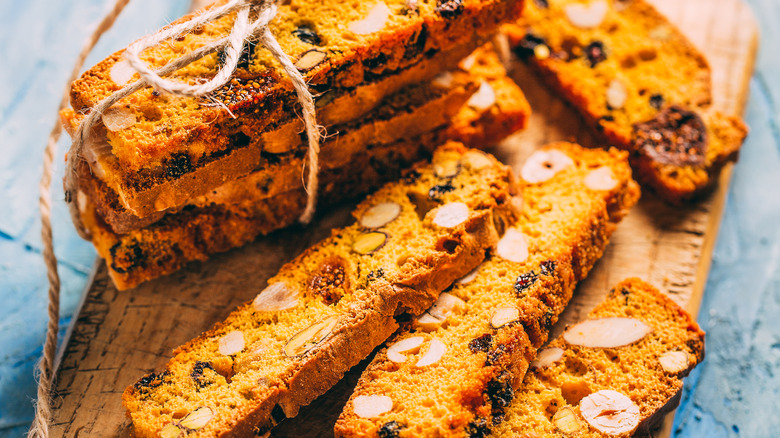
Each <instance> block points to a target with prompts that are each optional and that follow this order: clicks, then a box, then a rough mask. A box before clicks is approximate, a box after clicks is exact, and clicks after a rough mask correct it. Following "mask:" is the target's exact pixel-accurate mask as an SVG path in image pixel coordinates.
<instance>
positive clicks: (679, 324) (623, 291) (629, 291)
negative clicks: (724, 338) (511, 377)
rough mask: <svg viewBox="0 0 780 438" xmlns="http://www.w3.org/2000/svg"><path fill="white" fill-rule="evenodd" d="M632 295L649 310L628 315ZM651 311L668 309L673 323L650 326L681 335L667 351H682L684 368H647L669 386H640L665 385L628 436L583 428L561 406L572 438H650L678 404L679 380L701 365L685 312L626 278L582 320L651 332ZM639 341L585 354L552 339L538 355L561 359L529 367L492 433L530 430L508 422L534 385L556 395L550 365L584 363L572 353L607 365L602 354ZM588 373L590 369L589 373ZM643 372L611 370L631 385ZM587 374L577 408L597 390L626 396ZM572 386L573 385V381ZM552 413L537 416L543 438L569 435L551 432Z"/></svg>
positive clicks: (699, 336)
mask: <svg viewBox="0 0 780 438" xmlns="http://www.w3.org/2000/svg"><path fill="white" fill-rule="evenodd" d="M637 296H639V297H640V299H643V300H645V301H649V306H643V307H642V308H641V309H639V308H638V309H636V311H629V310H631V309H630V307H629V304H628V303H629V300H631V298H632V297H637ZM643 304H647V303H645V302H644V301H643ZM653 306H657V307H656V309H666V310H669V311H670V313H672V314H675V315H676V316H677V317H678V318H679V320H677V321H671V320H660V321H655V323H656V324H659V323H660V324H665V325H675V326H676V327H675V329H677V330H685V331H686V333H687V339H686V340H685V345H677V346H672V348H677V350H678V351H682V352H684V353H685V355H686V357H687V363H686V364H685V365H684V366H683V365H681V364H677V365H679V368H676V369H670V370H667V369H665V368H664V367H663V366H662V365H661V364H660V363H654V364H653V368H655V369H659V368H660V369H661V372H662V373H663V374H664V375H665V376H667V375H668V376H669V382H661V381H655V382H653V381H650V382H644V383H645V384H646V385H651V384H659V385H661V386H663V385H664V383H666V384H668V385H667V386H665V387H664V389H666V392H665V393H664V394H656V397H657V400H656V403H655V406H649V407H647V406H645V407H640V414H639V418H638V425H637V426H636V428H635V429H634V430H632V431H629V432H623V433H612V434H605V433H601V432H600V431H598V430H597V429H596V428H595V427H593V426H591V425H589V424H588V422H587V421H586V420H585V419H584V418H583V417H582V414H581V411H580V409H579V406H574V405H572V404H568V403H567V406H558V408H559V409H563V408H568V409H570V412H571V414H572V415H573V416H574V417H575V418H576V423H574V424H578V425H579V428H580V430H579V431H577V432H571V433H575V434H576V436H599V437H602V436H651V435H652V433H651V432H653V431H654V430H656V429H657V427H659V426H660V425H661V423H662V422H663V420H664V417H665V416H666V414H667V413H669V412H671V411H672V410H674V408H675V407H676V406H677V405H678V404H679V402H680V398H681V395H682V379H683V378H684V377H685V376H687V375H688V374H689V373H690V372H691V371H692V370H693V369H694V368H695V367H696V365H698V364H699V363H701V361H702V360H703V359H704V336H705V335H704V332H703V331H702V330H701V329H700V328H699V326H698V324H696V321H695V320H694V319H693V318H692V317H691V316H690V315H689V314H688V313H686V312H685V310H683V309H682V308H681V307H680V306H679V305H677V304H676V303H675V302H674V301H673V300H672V299H670V298H669V297H668V296H666V295H664V294H663V293H661V292H659V291H658V290H657V289H656V288H654V287H653V286H652V285H650V284H648V283H646V282H645V281H643V280H641V279H639V278H629V279H626V280H623V281H621V282H620V283H618V284H617V285H616V286H615V287H614V288H613V289H612V290H611V291H610V293H609V294H608V295H607V297H606V298H605V300H604V301H603V302H602V303H601V304H599V305H598V306H596V308H594V309H593V310H592V311H591V312H590V313H589V314H588V317H587V320H593V319H599V318H606V317H631V318H634V319H637V320H639V321H642V322H643V323H646V324H648V325H650V326H651V327H652V324H651V323H650V321H649V320H650V318H649V317H648V315H650V314H652V310H653V309H652V308H648V307H653ZM651 334H652V333H651ZM643 339H644V338H642V339H639V340H638V341H636V342H634V343H632V344H629V345H626V346H622V347H617V348H610V349H599V348H593V349H590V348H588V347H584V346H572V345H570V344H568V343H567V342H566V340H565V339H564V337H563V336H562V337H560V338H558V339H555V340H554V341H552V342H551V343H550V344H549V345H547V346H546V347H545V348H544V349H542V350H540V352H542V351H544V350H548V349H553V348H557V349H560V350H562V351H563V354H562V355H561V357H560V358H559V359H558V360H556V361H553V362H551V363H546V364H544V366H541V367H532V369H531V370H530V371H529V372H528V374H527V375H526V378H525V381H524V382H523V385H522V386H521V387H520V388H518V390H517V391H516V395H517V396H518V397H516V398H515V400H513V402H512V404H510V406H509V407H508V408H507V411H506V420H505V421H506V423H507V424H506V425H505V426H504V427H502V428H500V429H499V431H498V433H499V434H501V433H503V434H507V433H510V434H511V433H512V432H511V431H507V430H506V429H507V427H510V428H512V429H513V430H515V431H516V430H528V429H529V428H533V427H535V425H531V424H527V423H523V422H521V420H520V419H518V418H515V417H514V413H515V412H516V410H517V409H520V406H528V404H526V403H524V399H523V398H524V397H526V396H532V395H530V394H531V391H534V392H535V393H536V394H537V395H538V394H539V392H538V391H539V388H538V386H539V384H543V385H544V386H545V388H546V390H545V392H548V393H552V392H554V394H556V395H557V394H558V393H559V391H561V386H562V385H561V382H563V381H564V379H563V376H561V382H557V381H555V380H552V379H550V378H549V377H550V376H549V374H550V373H553V372H557V371H553V370H550V371H549V372H548V371H546V369H547V368H548V367H550V366H553V365H554V364H555V363H560V361H561V360H562V359H563V358H566V360H567V361H570V360H578V361H580V362H581V361H582V360H587V358H585V357H582V356H581V355H580V354H578V352H577V351H576V350H575V349H582V350H593V351H599V350H600V351H603V352H604V354H603V356H604V357H603V359H604V361H609V360H610V359H609V358H608V357H607V355H610V354H613V353H611V352H616V351H618V350H622V349H627V350H630V349H632V348H635V347H632V346H633V345H637V344H639V343H642V342H643ZM664 340H665V339H660V340H659V341H661V342H663V341H664ZM667 341H668V340H667ZM668 351H671V350H667V351H662V352H660V353H659V354H663V353H666V352H668ZM545 362H548V361H545ZM537 365H538V363H537ZM584 366H586V367H592V366H593V365H592V364H590V365H589V364H587V363H585V364H584ZM589 369H591V370H592V368H589ZM648 371H651V370H650V369H649V368H648V367H646V366H643V364H641V363H639V364H635V365H634V366H633V367H623V369H622V370H614V372H615V373H616V374H622V375H623V377H625V378H627V379H630V378H631V377H632V376H636V382H641V381H642V379H644V378H646V377H645V376H646V373H647V372H648ZM590 372H591V371H588V373H590ZM588 373H586V375H585V376H584V377H583V378H581V380H582V381H583V382H584V385H585V387H587V388H588V390H587V391H588V393H583V394H581V396H580V398H579V400H577V403H579V401H580V400H581V399H582V398H583V397H584V396H587V395H589V394H590V393H593V392H596V390H599V391H601V390H605V389H609V390H614V391H617V392H620V393H621V394H625V393H626V392H630V389H629V388H624V387H621V386H619V385H617V384H614V383H613V382H612V381H611V380H609V381H607V379H603V378H602V379H599V381H598V382H594V381H593V378H592V376H589V375H587V374H588ZM541 382H544V383H541ZM566 383H567V384H568V383H571V382H569V381H568V380H567V381H566ZM574 383H575V384H576V382H574ZM621 390H623V391H621ZM564 401H565V398H564ZM637 402H639V403H640V404H641V403H643V402H647V403H652V401H645V400H633V403H634V404H636V403H637ZM642 408H644V409H642ZM553 414H555V413H547V414H543V416H544V417H546V418H547V420H549V421H550V424H549V425H548V430H546V431H545V433H546V435H545V436H570V435H568V434H565V433H562V432H561V431H560V430H557V427H556V425H555V422H554V418H555V416H554V415H553ZM540 421H541V419H540ZM569 424H572V423H569ZM551 431H553V432H551ZM539 432H541V431H539ZM497 436H500V435H497Z"/></svg>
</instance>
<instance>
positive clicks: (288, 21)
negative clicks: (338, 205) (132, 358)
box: [62, 0, 530, 289]
mask: <svg viewBox="0 0 780 438" xmlns="http://www.w3.org/2000/svg"><path fill="white" fill-rule="evenodd" d="M218 3H220V2H218ZM521 8H522V1H519V0H510V1H498V0H450V1H436V2H408V1H400V0H399V1H389V0H388V1H379V2H365V3H359V4H352V3H349V4H347V3H344V2H343V1H336V0H329V1H321V2H316V3H312V2H304V1H291V2H285V3H284V4H283V5H280V6H279V11H278V13H277V14H276V16H275V18H274V19H273V21H272V22H271V24H270V30H271V32H272V33H273V35H274V36H275V37H276V39H277V40H278V41H279V43H280V45H281V47H282V49H283V51H284V52H285V53H286V54H287V55H288V56H289V57H290V59H291V60H292V61H293V63H294V65H295V67H296V68H297V69H298V70H299V71H300V72H301V73H302V74H303V76H304V79H305V80H306V81H307V83H308V87H309V90H310V91H311V92H312V94H313V95H314V97H315V104H316V108H317V122H318V123H319V124H320V125H322V126H323V127H324V129H325V132H326V135H325V137H324V138H323V141H322V144H321V151H320V153H319V180H320V182H319V197H318V202H319V205H320V206H321V209H322V208H324V207H322V206H327V205H328V204H329V203H334V202H338V201H340V200H342V199H345V198H348V197H354V196H357V195H361V194H364V193H366V192H367V191H369V190H371V189H374V188H376V187H378V186H379V185H381V184H382V183H384V182H386V181H388V180H390V179H393V178H397V177H399V176H400V174H401V170H402V169H404V168H406V167H408V166H409V165H410V164H412V163H414V162H416V161H418V160H420V159H421V158H425V157H430V155H431V153H432V151H433V150H434V149H435V148H436V147H437V146H439V145H441V144H443V143H444V142H445V141H447V140H449V139H454V140H458V141H461V142H463V143H465V144H466V145H467V146H474V147H484V146H489V145H491V144H494V143H496V142H498V141H500V140H501V139H503V138H504V137H506V136H508V135H509V134H511V133H512V132H514V131H515V130H517V129H519V128H522V127H523V126H524V125H525V122H526V119H527V117H528V115H529V113H530V109H529V107H528V104H527V102H526V101H525V98H524V96H523V95H522V92H521V91H520V90H519V88H517V86H516V85H515V84H514V83H513V82H512V81H511V80H510V79H509V78H508V77H507V76H506V72H505V71H504V69H503V67H502V66H501V63H500V62H499V61H498V58H497V56H496V54H495V53H494V51H493V49H492V47H491V46H490V45H483V44H484V42H485V41H486V40H487V39H489V37H490V35H491V33H492V32H494V31H495V30H496V29H497V27H498V25H499V24H500V23H502V22H506V21H509V20H513V19H516V18H517V17H518V16H519V13H520V10H521ZM184 19H187V17H185V18H184ZM232 20H233V16H232V15H228V16H225V17H222V18H219V19H217V20H215V21H213V22H210V23H208V24H205V25H203V26H202V27H201V28H199V29H198V30H197V31H196V32H193V33H191V34H187V35H186V36H184V37H182V38H178V39H176V40H174V41H170V42H167V43H166V44H163V45H160V46H155V47H153V48H150V49H147V50H146V51H144V52H142V54H141V58H142V59H143V60H144V61H145V62H146V63H148V64H149V66H150V67H151V68H159V67H161V66H162V65H164V64H165V63H166V62H168V61H169V60H171V59H173V58H176V57H177V56H179V55H180V54H181V53H183V52H186V51H191V50H193V49H194V48H196V47H198V46H201V45H203V44H205V43H207V42H209V41H213V40H215V39H218V38H220V37H222V36H224V35H226V34H227V33H228V32H229V31H230V28H231V26H232ZM221 56H223V55H222V54H220V53H214V54H212V55H209V56H206V57H205V58H203V59H201V60H198V61H196V62H194V63H192V64H190V65H188V66H187V67H185V68H183V69H182V70H179V71H177V72H176V73H175V74H173V75H172V78H174V79H176V80H180V81H182V82H189V83H196V82H197V81H199V80H202V79H204V78H210V77H211V76H213V75H214V73H215V72H216V71H217V69H218V68H219V67H220V65H221V63H222V59H221ZM137 79H138V75H137V74H135V71H134V70H133V69H132V68H131V67H130V66H129V63H128V62H127V61H126V60H124V59H123V57H122V51H120V52H117V53H115V54H114V55H112V56H111V57H109V58H108V59H106V60H104V61H102V62H101V63H99V64H98V65H97V66H95V67H93V68H92V69H90V70H88V71H87V72H86V73H84V74H83V75H82V77H81V78H80V79H79V80H77V81H76V82H74V84H73V86H72V89H71V105H72V109H71V110H67V111H64V112H63V115H62V117H63V120H64V122H65V125H66V128H68V129H69V131H70V132H71V133H72V132H74V130H75V128H76V127H77V126H78V124H79V122H80V121H81V120H82V119H83V117H84V114H86V113H88V112H89V111H90V108H92V107H93V106H94V105H95V104H96V103H97V102H99V101H100V100H102V99H103V98H105V97H107V96H109V95H110V94H111V93H113V92H115V91H117V90H119V89H120V88H122V87H123V86H124V85H126V84H128V83H132V82H133V81H135V80H137ZM300 114H301V108H300V105H299V103H298V99H297V97H296V94H295V91H294V89H293V87H292V85H291V82H290V79H289V78H288V77H287V76H286V75H285V74H284V72H283V71H282V69H281V67H280V66H279V64H278V63H277V62H276V61H275V60H273V58H272V57H271V55H270V54H269V53H268V51H267V50H265V49H264V48H262V47H261V46H259V45H254V44H253V43H250V44H249V45H248V46H247V47H246V48H245V51H244V53H243V55H242V57H241V60H240V61H239V64H238V68H237V70H236V71H235V72H234V74H233V77H232V79H231V80H230V82H228V84H226V85H225V86H223V87H222V88H220V89H217V90H216V91H214V92H212V93H210V94H209V95H206V96H202V97H191V98H190V97H186V98H183V97H173V96H171V95H167V94H165V93H160V92H158V91H156V90H154V89H153V88H151V87H148V88H145V89H141V90H139V91H137V92H135V93H133V94H131V95H130V96H128V97H126V98H124V99H122V100H121V101H119V102H118V103H116V104H115V105H114V106H112V107H111V108H110V109H109V110H107V111H106V112H105V113H104V114H102V116H101V122H102V123H100V124H98V126H97V127H96V128H95V129H93V132H92V133H91V134H90V137H89V139H88V142H87V145H86V147H85V151H84V153H83V157H82V158H84V159H83V160H81V161H80V163H79V166H78V169H76V171H77V172H78V175H79V181H80V184H79V188H80V191H79V193H77V194H75V196H73V197H72V198H73V199H75V201H76V202H78V207H79V213H80V216H81V220H82V222H83V224H84V226H85V227H86V229H87V231H88V233H89V235H90V238H91V240H92V242H93V244H94V245H95V247H96V248H97V250H98V253H99V254H100V256H101V257H103V258H104V259H106V262H107V266H108V271H109V274H110V276H111V278H112V279H113V281H114V283H115V284H116V285H117V287H118V288H120V289H126V288H130V287H134V286H136V285H138V284H140V283H142V282H144V281H147V280H149V279H153V278H156V277H159V276H161V275H165V274H168V273H171V272H173V271H176V270H178V269H180V268H181V267H183V266H184V265H185V264H186V263H188V262H190V261H193V260H205V259H207V258H208V257H209V256H211V255H213V254H215V253H218V252H223V251H226V250H229V249H231V248H234V247H237V246H240V245H243V244H246V243H248V242H250V241H252V240H253V239H255V238H256V237H257V236H258V235H261V234H266V233H269V232H271V231H273V230H276V229H279V228H282V227H285V226H288V225H290V224H292V223H294V222H295V221H296V219H297V218H298V217H299V216H300V215H301V213H302V212H303V211H304V208H305V205H306V200H307V194H306V191H305V190H304V188H303V184H302V176H303V175H305V174H306V172H307V171H308V170H307V169H305V168H304V162H305V159H306V153H307V142H306V134H305V132H304V130H303V122H302V121H301V119H300Z"/></svg>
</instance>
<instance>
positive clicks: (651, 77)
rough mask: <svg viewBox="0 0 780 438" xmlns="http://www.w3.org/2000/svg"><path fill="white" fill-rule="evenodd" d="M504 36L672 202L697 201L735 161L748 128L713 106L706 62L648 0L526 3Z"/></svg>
mask: <svg viewBox="0 0 780 438" xmlns="http://www.w3.org/2000/svg"><path fill="white" fill-rule="evenodd" d="M503 31H504V32H505V34H506V35H508V37H509V42H510V45H511V46H512V47H513V49H514V53H516V54H517V55H518V57H520V58H522V59H524V60H526V61H527V62H528V64H530V66H531V67H532V68H533V69H534V70H536V71H537V72H538V73H540V75H541V76H542V78H543V79H544V80H545V81H546V82H548V83H549V84H550V85H551V86H552V87H553V88H554V89H555V90H557V91H558V92H559V93H560V94H561V95H562V97H563V98H564V99H566V100H567V101H568V102H569V103H570V104H571V105H572V106H573V107H575V109H576V110H577V111H578V112H579V113H580V115H581V116H582V117H583V118H584V120H585V122H586V123H587V124H588V125H590V126H591V128H592V129H593V131H594V133H596V135H597V136H600V137H601V138H602V139H605V140H606V141H607V142H608V143H607V144H611V145H615V146H618V147H620V148H622V149H625V150H628V151H629V152H631V157H630V158H631V163H632V167H633V168H634V173H635V174H636V177H637V179H638V180H639V181H640V182H641V183H643V185H646V186H647V187H649V188H651V189H652V190H653V191H655V192H656V193H657V194H658V195H659V196H660V197H662V198H663V199H665V200H666V201H668V202H671V203H681V202H685V201H690V200H694V199H695V198H697V197H700V196H701V195H703V194H705V193H706V192H707V190H708V189H710V188H711V187H712V186H713V184H714V183H715V182H716V181H717V177H718V174H719V173H720V170H721V168H722V167H723V166H724V165H725V164H726V163H728V162H729V161H735V160H736V159H737V155H738V152H739V148H740V146H741V145H742V141H743V140H744V137H745V135H746V134H747V129H746V127H745V125H744V124H743V123H742V121H740V120H739V119H738V118H736V117H732V116H727V115H724V114H721V113H719V112H717V111H714V110H712V109H711V108H710V105H711V100H712V96H711V94H710V87H711V84H710V69H709V65H708V64H707V61H706V59H705V58H704V56H703V55H702V54H701V53H700V52H699V51H698V50H697V49H696V48H695V47H694V46H693V45H692V44H691V43H690V42H689V41H688V40H687V39H686V38H685V36H683V34H682V33H681V32H680V31H679V30H678V29H676V28H675V27H674V25H672V24H671V23H669V21H668V20H667V19H666V18H665V17H664V16H663V15H661V14H660V13H658V12H657V11H656V10H655V9H654V8H653V7H652V6H650V5H649V4H647V3H646V2H645V1H644V0H627V1H618V0H614V1H612V0H591V1H585V0H543V1H528V2H526V4H525V8H524V11H523V16H522V18H521V19H520V20H519V21H518V22H517V23H515V24H510V25H506V26H504V27H503Z"/></svg>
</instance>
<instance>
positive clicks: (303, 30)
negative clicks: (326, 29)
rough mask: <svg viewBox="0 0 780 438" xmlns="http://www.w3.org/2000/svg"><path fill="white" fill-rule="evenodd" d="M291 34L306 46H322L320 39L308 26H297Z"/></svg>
mask: <svg viewBox="0 0 780 438" xmlns="http://www.w3.org/2000/svg"><path fill="white" fill-rule="evenodd" d="M292 33H293V35H295V36H296V37H298V39H299V40H301V41H303V42H304V43H306V44H311V45H314V46H319V45H320V44H322V38H320V36H319V35H318V34H317V32H315V31H314V30H313V29H312V28H310V27H309V26H298V28H297V29H295V30H294V31H293V32H292Z"/></svg>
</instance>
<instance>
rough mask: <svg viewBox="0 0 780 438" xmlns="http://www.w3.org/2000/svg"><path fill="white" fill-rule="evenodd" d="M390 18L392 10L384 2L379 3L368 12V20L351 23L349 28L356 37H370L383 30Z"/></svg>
mask: <svg viewBox="0 0 780 438" xmlns="http://www.w3.org/2000/svg"><path fill="white" fill-rule="evenodd" d="M389 17H390V8H388V7H387V5H386V4H384V2H377V4H375V5H374V7H372V8H371V10H370V11H368V15H366V18H364V19H362V20H357V21H353V22H352V23H349V26H347V28H348V29H349V30H350V32H352V33H354V34H356V35H370V34H372V33H374V32H378V31H380V30H382V28H383V27H385V24H386V23H387V19H388V18H389Z"/></svg>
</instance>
